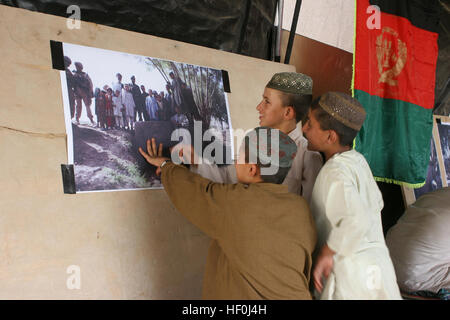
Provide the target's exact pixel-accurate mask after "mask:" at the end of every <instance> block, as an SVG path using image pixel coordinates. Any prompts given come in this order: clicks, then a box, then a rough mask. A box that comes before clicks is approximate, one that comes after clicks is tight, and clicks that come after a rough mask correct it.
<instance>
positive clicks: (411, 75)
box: [354, 0, 438, 109]
mask: <svg viewBox="0 0 450 320" xmlns="http://www.w3.org/2000/svg"><path fill="white" fill-rule="evenodd" d="M369 5H370V4H369V1H368V0H358V1H357V18H356V45H355V54H356V56H355V79H354V80H355V82H354V88H355V89H359V90H363V91H365V92H367V93H369V94H371V95H376V96H379V97H382V98H389V99H396V100H402V101H405V102H409V103H413V104H416V105H419V106H422V107H424V108H427V109H431V108H433V106H434V87H435V77H436V61H437V56H438V46H437V38H438V34H437V33H434V32H430V31H427V30H424V29H420V28H417V27H415V26H413V25H412V24H411V22H409V20H408V19H406V18H403V17H399V16H395V15H392V14H387V13H383V12H380V15H381V28H380V29H369V28H368V27H367V20H368V18H369V17H370V16H371V14H368V13H366V10H367V8H368V6H369Z"/></svg>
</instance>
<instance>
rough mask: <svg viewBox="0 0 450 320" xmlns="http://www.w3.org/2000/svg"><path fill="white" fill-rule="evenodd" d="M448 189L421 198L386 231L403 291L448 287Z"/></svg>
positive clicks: (449, 284) (449, 285)
mask: <svg viewBox="0 0 450 320" xmlns="http://www.w3.org/2000/svg"><path fill="white" fill-rule="evenodd" d="M449 231H450V187H447V188H442V189H438V190H435V191H433V192H429V193H426V194H424V195H422V196H421V197H420V198H419V199H418V200H417V201H416V202H415V203H413V204H412V205H410V206H409V207H408V208H407V209H406V211H405V213H404V214H403V215H402V216H401V218H400V219H399V220H398V221H397V223H396V224H395V225H394V226H393V227H392V228H391V229H389V232H388V233H387V235H386V244H387V246H388V248H389V251H390V252H391V257H392V261H393V262H394V267H395V272H396V273H397V279H398V284H399V286H400V288H401V289H402V290H405V291H406V292H415V291H421V290H425V291H432V292H434V293H437V292H438V291H439V290H440V289H443V288H450V272H449V271H450V232H449Z"/></svg>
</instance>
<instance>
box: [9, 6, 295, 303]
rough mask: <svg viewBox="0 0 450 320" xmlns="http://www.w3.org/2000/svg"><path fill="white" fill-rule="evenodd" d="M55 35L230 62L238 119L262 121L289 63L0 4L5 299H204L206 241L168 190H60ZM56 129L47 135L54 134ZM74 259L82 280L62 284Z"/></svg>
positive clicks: (240, 124) (240, 123) (243, 124)
mask: <svg viewBox="0 0 450 320" xmlns="http://www.w3.org/2000/svg"><path fill="white" fill-rule="evenodd" d="M49 40H57V41H62V42H70V43H75V44H81V45H87V46H94V47H98V48H104V49H110V50H116V51H124V52H128V53H134V54H141V55H147V56H152V57H157V58H164V59H170V60H175V61H180V62H187V63H192V64H198V65H203V66H208V67H212V68H218V69H225V70H228V72H229V76H230V83H231V90H232V93H231V94H229V103H230V109H231V111H230V112H231V119H232V125H233V127H234V128H243V129H248V128H251V127H254V126H256V125H257V114H256V111H255V106H256V104H257V103H258V102H259V100H260V96H261V94H262V90H263V87H264V85H265V84H266V83H267V81H268V80H269V79H270V77H271V76H272V74H273V73H275V72H279V71H292V70H293V69H294V68H293V67H292V66H286V65H282V64H276V63H272V62H267V61H263V60H259V59H253V58H249V57H245V56H240V55H235V54H231V53H226V52H222V51H217V50H212V49H208V48H203V47H199V46H194V45H190V44H186V43H182V42H176V41H171V40H166V39H160V38H156V37H152V36H148V35H143V34H138V33H133V32H128V31H123V30H118V29H114V28H109V27H105V26H101V25H96V24H92V23H82V25H81V29H80V30H69V29H67V28H66V20H65V19H64V18H60V17H54V16H49V15H43V14H39V13H34V12H30V11H26V10H22V9H15V8H10V7H7V6H2V5H0V43H1V56H2V59H0V70H2V74H3V81H2V86H0V97H1V99H0V101H1V102H0V299H24V298H26V299H78V298H84V299H123V298H125V299H197V298H200V296H201V280H202V274H203V268H204V262H205V257H206V252H207V248H208V244H209V239H208V238H207V237H206V236H205V235H204V234H203V233H202V232H201V231H199V230H198V229H197V228H196V227H194V226H193V225H191V224H190V223H189V222H188V221H187V220H186V219H185V218H184V217H183V216H181V215H180V214H179V213H178V212H177V211H176V210H175V209H174V207H173V206H172V205H171V204H170V202H169V201H168V198H167V196H166V194H165V192H164V191H163V190H142V191H124V192H107V193H90V194H77V195H65V194H63V187H62V178H61V169H60V165H61V164H62V163H67V151H66V141H65V137H64V134H65V127H64V116H63V107H62V97H61V85H60V78H59V72H58V71H56V70H53V69H52V67H51V57H50V46H49ZM48 134H50V135H48ZM70 265H78V266H79V267H80V268H81V289H80V290H69V289H67V287H66V280H67V278H68V276H69V275H68V274H66V269H67V267H68V266H70Z"/></svg>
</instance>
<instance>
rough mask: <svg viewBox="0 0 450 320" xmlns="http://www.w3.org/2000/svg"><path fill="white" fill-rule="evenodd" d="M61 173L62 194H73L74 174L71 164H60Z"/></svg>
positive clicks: (74, 191)
mask: <svg viewBox="0 0 450 320" xmlns="http://www.w3.org/2000/svg"><path fill="white" fill-rule="evenodd" d="M61 172H62V178H63V186H64V193H68V194H75V193H77V192H76V189H75V174H74V171H73V164H62V165H61Z"/></svg>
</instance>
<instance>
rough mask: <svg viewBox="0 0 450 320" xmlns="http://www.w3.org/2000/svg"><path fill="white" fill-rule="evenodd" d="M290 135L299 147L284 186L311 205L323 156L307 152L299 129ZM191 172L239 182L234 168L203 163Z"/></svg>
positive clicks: (229, 181) (219, 179) (217, 180)
mask: <svg viewBox="0 0 450 320" xmlns="http://www.w3.org/2000/svg"><path fill="white" fill-rule="evenodd" d="M288 135H289V137H290V138H291V139H292V140H294V142H295V144H296V145H297V154H296V156H295V158H294V161H293V162H292V167H291V169H290V170H289V172H288V174H287V176H286V178H285V180H284V181H283V184H284V185H287V186H288V190H289V192H291V193H294V194H298V195H300V196H303V197H304V198H305V199H306V201H307V202H308V203H310V199H311V193H312V190H313V186H314V182H315V180H316V177H317V175H318V173H319V171H320V168H321V167H322V156H321V155H320V154H319V153H318V152H313V151H309V150H307V146H308V140H306V139H305V137H303V134H302V132H301V129H300V128H299V127H296V128H295V129H294V130H292V131H291V132H290V133H289V134H288ZM191 171H193V172H195V173H197V174H199V175H201V176H202V177H204V178H207V179H209V180H212V181H214V182H217V183H237V182H238V181H237V177H236V169H235V167H234V166H223V167H218V166H216V165H209V164H205V163H202V164H199V165H197V166H191Z"/></svg>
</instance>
